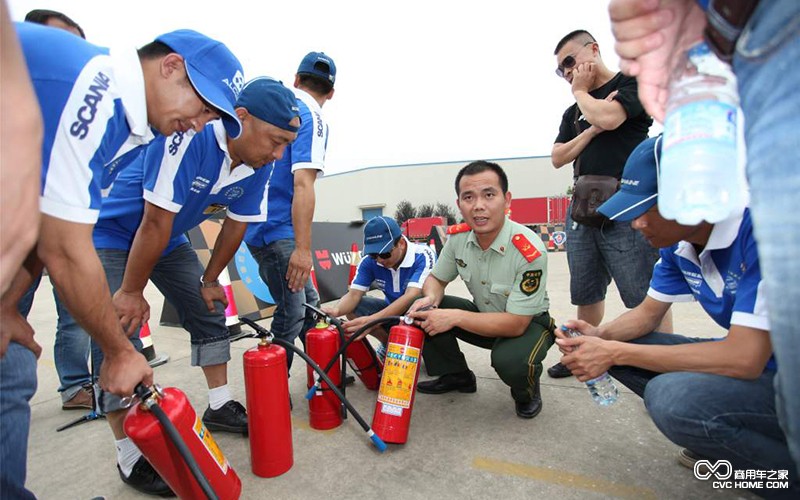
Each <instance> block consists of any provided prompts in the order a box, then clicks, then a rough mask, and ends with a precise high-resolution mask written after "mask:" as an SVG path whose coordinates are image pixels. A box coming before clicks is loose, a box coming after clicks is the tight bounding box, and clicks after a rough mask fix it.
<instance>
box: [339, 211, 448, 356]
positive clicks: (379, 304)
mask: <svg viewBox="0 0 800 500" xmlns="http://www.w3.org/2000/svg"><path fill="white" fill-rule="evenodd" d="M364 254H365V255H366V258H364V260H362V261H361V263H360V264H359V265H358V270H356V276H355V278H353V283H351V284H350V290H349V291H348V292H347V293H346V294H345V295H344V297H342V299H341V300H340V301H339V303H338V304H337V305H336V307H333V308H323V310H325V312H327V313H328V314H331V315H334V316H343V315H346V316H347V317H348V320H349V321H348V322H347V323H346V324H345V328H346V330H347V332H348V333H354V332H355V331H356V330H358V329H359V328H361V327H362V326H364V325H365V324H367V323H368V322H370V321H373V320H376V319H379V318H384V317H386V316H398V315H401V314H405V312H406V311H407V310H408V308H409V307H410V306H411V304H412V303H413V302H414V301H415V300H416V299H417V298H418V297H420V296H421V295H422V284H423V283H424V282H425V278H427V277H428V274H430V272H431V270H432V269H433V264H434V262H435V261H436V255H435V254H434V253H433V250H431V248H430V247H429V246H428V245H418V244H416V243H412V242H410V241H408V239H406V237H405V236H403V233H402V231H401V230H400V226H398V225H397V222H395V220H394V219H392V218H389V217H384V216H381V217H375V218H373V219H370V220H369V222H367V224H366V225H365V226H364ZM373 283H374V284H375V285H376V286H377V287H378V288H379V289H380V290H381V291H382V292H383V294H384V296H385V297H386V298H385V299H379V298H376V297H369V296H367V295H366V293H367V292H368V291H369V289H370V287H371V286H372V285H373ZM367 333H369V334H370V335H372V336H374V337H375V338H377V339H378V340H379V341H380V342H381V344H382V345H386V341H387V340H388V334H387V333H386V330H384V329H383V328H382V327H379V326H378V327H374V328H372V329H370V330H368V331H367ZM379 352H380V349H379Z"/></svg>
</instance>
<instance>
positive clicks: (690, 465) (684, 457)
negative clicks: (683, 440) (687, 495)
mask: <svg viewBox="0 0 800 500" xmlns="http://www.w3.org/2000/svg"><path fill="white" fill-rule="evenodd" d="M698 460H706V461H709V458H708V457H704V456H703V455H700V454H699V453H695V452H693V451H692V450H690V449H688V448H683V449H682V450H681V451H679V452H678V463H679V464H681V465H683V466H684V467H686V468H687V469H692V470H694V464H695V463H696V462H697V461H698ZM698 469H699V470H698V472H701V473H707V474H710V470H709V468H708V466H706V465H705V464H701V465H700V467H699V468H698Z"/></svg>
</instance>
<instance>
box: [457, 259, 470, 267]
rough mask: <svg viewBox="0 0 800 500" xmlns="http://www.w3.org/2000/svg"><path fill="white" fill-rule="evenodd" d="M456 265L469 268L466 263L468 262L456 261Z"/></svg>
mask: <svg viewBox="0 0 800 500" xmlns="http://www.w3.org/2000/svg"><path fill="white" fill-rule="evenodd" d="M456 265H457V266H458V267H467V263H466V262H464V261H463V260H461V259H456Z"/></svg>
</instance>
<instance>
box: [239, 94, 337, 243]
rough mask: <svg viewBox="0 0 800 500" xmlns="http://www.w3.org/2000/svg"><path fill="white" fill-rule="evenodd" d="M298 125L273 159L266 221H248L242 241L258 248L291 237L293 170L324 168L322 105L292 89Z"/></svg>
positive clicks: (325, 134)
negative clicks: (292, 135) (299, 120)
mask: <svg viewBox="0 0 800 500" xmlns="http://www.w3.org/2000/svg"><path fill="white" fill-rule="evenodd" d="M295 95H296V96H297V106H298V107H299V108H300V119H301V120H302V125H301V126H300V130H299V131H298V132H297V139H295V141H294V142H292V143H291V144H289V145H288V146H287V147H286V151H285V152H284V154H283V158H281V159H280V160H276V161H275V168H274V169H273V171H272V177H271V178H270V181H269V186H268V193H267V196H268V198H267V199H268V201H267V206H268V207H269V218H268V219H267V221H266V222H262V223H259V224H250V225H248V227H247V233H246V234H245V238H244V239H245V241H246V242H247V243H248V244H249V245H253V246H256V247H262V246H266V245H269V244H270V243H272V242H273V241H277V240H285V239H294V225H293V224H292V200H293V199H294V173H295V172H296V171H297V170H300V169H308V168H310V169H314V170H317V175H318V176H321V175H322V174H323V172H324V170H325V149H326V148H327V147H328V125H327V124H326V123H325V120H324V119H323V118H322V108H321V107H320V105H319V103H317V101H315V100H314V98H313V97H312V96H311V95H309V94H308V93H307V92H304V91H302V90H299V89H295Z"/></svg>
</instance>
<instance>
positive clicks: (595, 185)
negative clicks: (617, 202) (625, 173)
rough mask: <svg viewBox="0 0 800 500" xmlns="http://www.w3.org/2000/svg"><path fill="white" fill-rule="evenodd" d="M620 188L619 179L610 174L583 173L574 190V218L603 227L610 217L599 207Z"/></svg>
mask: <svg viewBox="0 0 800 500" xmlns="http://www.w3.org/2000/svg"><path fill="white" fill-rule="evenodd" d="M617 189H619V179H617V178H616V177H612V176H610V175H581V176H579V177H578V179H577V180H576V181H575V187H574V189H573V191H572V214H571V215H572V220H573V221H575V222H577V223H578V224H583V225H585V226H592V227H601V226H602V225H603V223H604V222H606V221H608V218H607V217H606V216H605V215H603V214H601V213H600V212H598V211H597V209H598V208H599V207H600V205H602V204H603V203H605V201H606V200H607V199H609V198H611V197H612V196H613V195H614V193H616V192H617Z"/></svg>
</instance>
